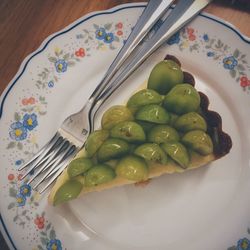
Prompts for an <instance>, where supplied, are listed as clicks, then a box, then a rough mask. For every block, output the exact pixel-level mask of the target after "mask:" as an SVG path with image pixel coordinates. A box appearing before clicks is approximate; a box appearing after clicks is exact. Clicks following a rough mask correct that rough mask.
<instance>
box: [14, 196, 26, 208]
mask: <svg viewBox="0 0 250 250" xmlns="http://www.w3.org/2000/svg"><path fill="white" fill-rule="evenodd" d="M16 202H17V206H18V207H23V206H24V205H25V203H26V197H25V196H24V195H22V194H18V195H17V196H16Z"/></svg>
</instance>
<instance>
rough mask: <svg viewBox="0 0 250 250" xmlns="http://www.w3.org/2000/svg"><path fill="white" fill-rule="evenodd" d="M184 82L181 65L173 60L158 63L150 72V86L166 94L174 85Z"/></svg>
mask: <svg viewBox="0 0 250 250" xmlns="http://www.w3.org/2000/svg"><path fill="white" fill-rule="evenodd" d="M182 82H183V72H182V70H181V68H180V66H179V65H178V64H177V63H176V62H174V61H172V60H164V61H161V62H159V63H157V64H156V65H155V66H154V68H153V70H152V71H151V73H150V76H149V79H148V88H149V89H154V90H155V91H157V92H158V93H160V94H162V95H165V94H166V93H168V92H169V91H170V90H171V89H172V88H173V87H174V86H176V85H177V84H180V83H182Z"/></svg>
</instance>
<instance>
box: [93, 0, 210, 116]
mask: <svg viewBox="0 0 250 250" xmlns="http://www.w3.org/2000/svg"><path fill="white" fill-rule="evenodd" d="M211 1H212V0H195V1H194V0H182V1H180V2H179V4H177V6H176V7H175V8H174V9H173V10H172V13H170V15H169V16H168V17H167V18H166V20H165V21H164V23H163V24H162V26H161V27H160V28H159V30H158V31H157V32H156V33H155V35H154V36H153V37H152V38H151V39H149V40H147V41H145V43H144V44H143V45H142V46H141V48H140V49H139V50H138V51H137V53H136V54H135V55H134V56H133V58H132V60H131V61H130V62H129V64H127V65H126V67H125V68H124V70H123V71H122V72H121V73H120V74H118V76H115V78H113V79H112V80H111V82H110V85H109V86H108V87H107V88H106V89H105V90H104V91H103V93H102V94H101V95H100V98H99V100H98V101H97V103H96V104H95V106H94V107H93V109H92V111H91V118H92V120H94V116H95V113H96V112H97V111H98V109H99V107H100V106H101V105H102V103H104V102H105V101H106V99H107V98H108V97H109V96H110V95H111V94H112V93H113V92H114V91H115V90H116V89H117V88H118V87H119V86H120V85H121V84H122V83H123V82H124V81H125V80H126V79H127V78H128V77H129V76H130V75H131V74H132V73H133V72H134V71H135V70H136V69H137V68H138V67H139V66H140V65H141V64H142V63H143V62H144V61H145V60H146V59H147V58H148V57H149V56H150V55H151V54H152V53H153V52H154V51H155V50H156V49H157V48H159V47H160V46H161V45H162V44H163V43H164V42H165V41H167V40H168V39H169V38H170V37H171V36H172V35H173V34H174V33H175V32H177V31H178V30H179V29H180V28H182V27H183V26H184V25H185V24H186V23H187V22H189V21H190V20H191V19H192V18H193V17H194V16H196V15H197V14H198V13H199V12H200V11H201V10H202V9H203V8H205V7H206V6H207V5H208V4H209V3H210V2H211ZM190 4H191V5H190Z"/></svg>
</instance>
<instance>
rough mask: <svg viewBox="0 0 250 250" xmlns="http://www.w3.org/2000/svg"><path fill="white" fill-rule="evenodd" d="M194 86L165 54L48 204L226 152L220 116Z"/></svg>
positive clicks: (90, 142) (109, 114)
mask: <svg viewBox="0 0 250 250" xmlns="http://www.w3.org/2000/svg"><path fill="white" fill-rule="evenodd" d="M194 85H195V81H194V77H193V76H192V75H191V74H190V73H187V72H183V71H182V69H181V64H180V62H179V61H178V59H177V58H175V57H174V56H170V55H168V56H166V58H165V59H164V61H161V62H159V63H158V64H157V65H155V67H154V68H153V70H152V71H151V73H150V76H149V79H148V82H147V86H146V87H145V88H144V89H141V90H139V91H138V92H136V93H135V94H133V95H132V96H131V97H130V98H129V100H128V102H127V104H126V105H116V106H113V107H111V108H110V109H108V110H107V111H106V112H105V113H104V114H103V117H102V121H101V128H100V129H99V130H97V131H94V132H93V133H91V134H90V136H89V137H88V139H87V141H86V144H85V148H84V149H83V150H82V151H81V152H80V153H79V154H78V155H77V156H76V157H75V159H74V160H73V161H72V162H71V163H70V164H69V166H68V167H67V168H66V169H65V170H64V172H63V173H62V174H61V176H60V177H59V178H58V179H57V181H56V183H55V184H54V186H53V188H52V190H51V192H50V195H49V203H50V204H53V205H58V204H61V203H64V202H66V201H69V200H71V199H75V198H78V197H81V196H82V195H84V194H86V193H89V192H94V191H102V190H104V189H109V188H113V187H117V186H122V185H126V184H132V183H135V184H137V183H141V182H148V180H150V179H152V178H154V177H158V176H161V175H163V174H171V173H182V172H184V171H186V170H190V169H194V168H198V167H201V166H204V165H206V164H207V163H209V162H211V161H214V160H217V159H219V158H221V157H222V156H224V155H226V154H228V153H229V151H230V149H231V147H232V141H231V138H230V136H229V135H228V134H226V133H225V132H223V131H222V120H221V117H220V115H219V114H218V113H216V112H214V111H210V110H208V105H209V100H208V98H207V96H206V95H205V94H203V93H201V92H197V90H196V89H195V87H194ZM149 188H150V187H149Z"/></svg>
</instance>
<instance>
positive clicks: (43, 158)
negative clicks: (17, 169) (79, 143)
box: [21, 134, 63, 180]
mask: <svg viewBox="0 0 250 250" xmlns="http://www.w3.org/2000/svg"><path fill="white" fill-rule="evenodd" d="M58 136H59V137H56V138H55V140H56V141H55V140H53V141H52V140H51V143H50V144H48V147H47V148H46V149H45V150H44V151H43V153H42V154H40V156H39V157H38V158H37V159H36V160H35V161H34V162H33V163H32V164H31V166H30V167H29V168H28V170H27V171H26V172H25V174H24V175H23V176H22V177H21V180H23V179H24V178H25V177H26V176H27V175H28V174H29V173H30V172H31V171H32V170H33V169H35V168H36V167H37V166H39V165H40V164H42V163H43V162H44V161H46V160H47V159H48V157H50V155H51V151H52V150H53V149H54V148H55V147H57V146H58V144H60V143H61V142H62V140H63V138H62V137H61V136H60V135H59V134H58Z"/></svg>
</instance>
